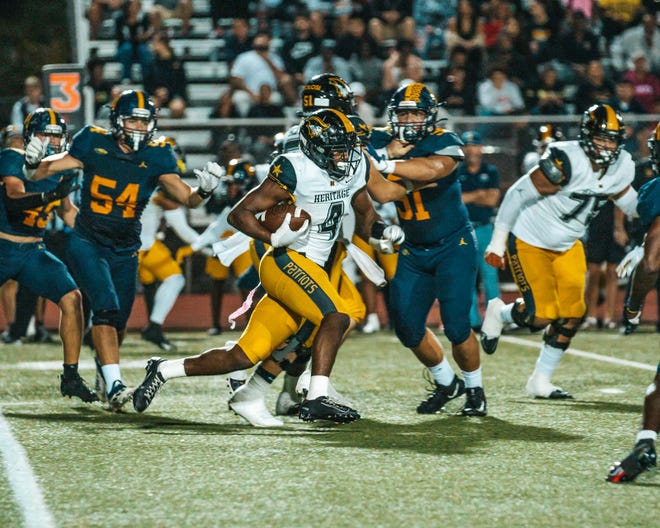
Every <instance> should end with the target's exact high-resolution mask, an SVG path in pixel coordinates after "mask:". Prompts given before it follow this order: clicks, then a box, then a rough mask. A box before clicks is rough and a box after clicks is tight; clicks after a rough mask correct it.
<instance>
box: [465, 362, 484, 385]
mask: <svg viewBox="0 0 660 528" xmlns="http://www.w3.org/2000/svg"><path fill="white" fill-rule="evenodd" d="M461 373H462V374H463V380H464V381H465V388H467V389H472V388H474V387H481V386H483V381H482V379H481V367H479V368H478V369H477V370H473V371H472V372H465V371H464V370H461Z"/></svg>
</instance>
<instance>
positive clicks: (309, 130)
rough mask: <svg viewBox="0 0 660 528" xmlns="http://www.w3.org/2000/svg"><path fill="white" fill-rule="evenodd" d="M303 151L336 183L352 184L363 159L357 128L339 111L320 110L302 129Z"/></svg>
mask: <svg viewBox="0 0 660 528" xmlns="http://www.w3.org/2000/svg"><path fill="white" fill-rule="evenodd" d="M300 150H301V151H302V152H303V154H305V156H307V157H308V158H309V159H310V160H312V161H313V162H314V163H315V164H316V165H317V166H318V167H319V168H321V169H323V170H324V171H326V172H327V173H328V175H329V176H330V178H331V179H333V180H335V181H344V182H346V181H349V180H350V179H351V178H352V177H353V174H354V173H355V171H356V170H357V168H358V166H359V164H360V161H361V160H362V151H361V150H360V141H359V139H358V136H357V133H356V131H355V127H354V126H353V124H352V123H351V122H350V121H349V120H348V118H347V117H346V116H345V115H344V114H342V113H341V112H338V111H336V110H332V109H330V110H319V111H317V112H314V113H313V114H311V115H310V116H308V117H306V118H305V120H304V121H303V123H302V124H301V126H300Z"/></svg>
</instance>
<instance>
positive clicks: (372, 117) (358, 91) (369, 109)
mask: <svg viewBox="0 0 660 528" xmlns="http://www.w3.org/2000/svg"><path fill="white" fill-rule="evenodd" d="M351 90H353V97H354V98H355V107H356V109H357V114H358V115H359V116H360V117H361V118H362V120H363V121H364V122H365V123H366V124H367V125H369V126H372V125H373V124H374V122H375V121H376V109H375V108H374V107H373V106H372V105H371V104H369V103H368V102H367V100H366V95H367V89H366V88H365V86H364V84H362V83H361V82H353V83H351Z"/></svg>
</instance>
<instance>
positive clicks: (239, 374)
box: [227, 370, 248, 381]
mask: <svg viewBox="0 0 660 528" xmlns="http://www.w3.org/2000/svg"><path fill="white" fill-rule="evenodd" d="M227 377H228V378H231V379H234V380H238V381H245V380H246V379H247V378H248V377H247V370H235V371H234V372H230V373H229V374H227Z"/></svg>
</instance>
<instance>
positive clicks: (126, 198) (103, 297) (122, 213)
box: [67, 126, 180, 330]
mask: <svg viewBox="0 0 660 528" xmlns="http://www.w3.org/2000/svg"><path fill="white" fill-rule="evenodd" d="M69 154H70V155H71V156H72V157H74V158H76V159H77V160H79V161H81V162H82V163H83V164H84V169H83V181H82V189H81V203H80V212H79V213H78V216H77V218H76V224H75V228H74V231H73V233H72V235H71V237H70V238H69V240H68V244H67V251H68V253H69V255H70V261H71V268H72V271H73V274H74V276H75V278H76V280H77V282H78V284H79V285H80V287H81V288H82V290H83V291H84V292H85V293H86V294H87V295H89V298H90V300H91V304H92V310H93V317H92V321H93V324H94V325H99V324H101V325H110V326H114V327H115V328H117V329H118V330H122V329H123V328H125V326H126V321H127V320H128V317H129V315H130V312H131V308H132V306H133V300H134V298H135V288H136V280H137V266H138V259H137V252H138V249H139V248H140V227H141V224H140V216H141V214H142V211H143V210H144V208H145V207H146V205H147V203H148V202H149V198H150V197H151V195H152V193H153V191H154V190H155V188H156V187H157V186H158V178H159V177H160V176H161V175H162V174H180V173H179V169H178V165H177V159H176V156H175V155H174V152H173V151H172V148H171V147H170V145H169V144H167V143H164V142H154V141H152V142H149V143H148V144H147V145H146V146H144V147H143V148H141V149H139V150H137V151H134V152H130V153H128V154H126V153H124V152H123V151H122V150H121V148H120V147H119V145H118V143H117V141H116V139H115V138H114V137H113V135H112V133H111V132H110V131H108V130H105V129H103V128H99V127H93V126H88V127H85V128H83V129H82V130H81V131H80V132H78V133H77V134H76V135H75V136H74V138H73V141H72V144H71V148H70V149H69Z"/></svg>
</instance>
